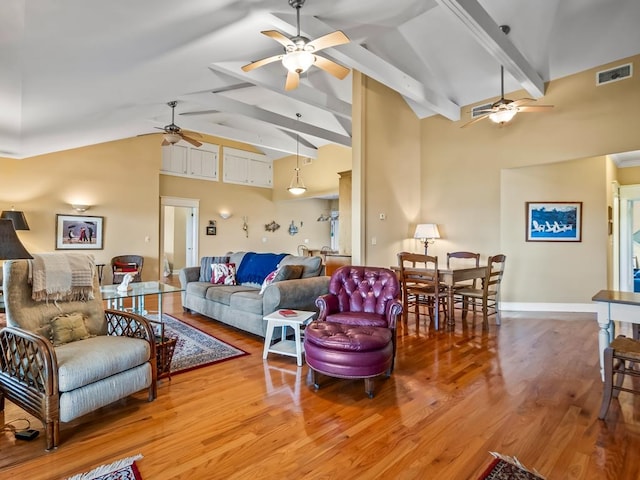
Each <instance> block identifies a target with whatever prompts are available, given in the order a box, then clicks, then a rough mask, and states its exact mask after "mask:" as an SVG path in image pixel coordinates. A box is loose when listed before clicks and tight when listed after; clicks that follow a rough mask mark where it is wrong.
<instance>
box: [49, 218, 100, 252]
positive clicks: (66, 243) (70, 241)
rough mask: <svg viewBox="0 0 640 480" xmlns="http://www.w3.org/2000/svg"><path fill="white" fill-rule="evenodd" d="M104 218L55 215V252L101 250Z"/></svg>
mask: <svg viewBox="0 0 640 480" xmlns="http://www.w3.org/2000/svg"><path fill="white" fill-rule="evenodd" d="M103 221H104V217H87V216H82V215H60V214H58V215H56V250H102V248H103V247H102V239H103V231H102V225H103Z"/></svg>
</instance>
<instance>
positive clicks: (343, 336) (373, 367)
mask: <svg viewBox="0 0 640 480" xmlns="http://www.w3.org/2000/svg"><path fill="white" fill-rule="evenodd" d="M392 340H393V334H392V331H391V330H390V329H388V328H384V327H365V326H356V325H346V324H342V323H334V322H322V321H315V322H311V323H310V324H309V326H308V327H307V328H306V329H305V332H304V351H305V358H306V361H307V364H308V365H309V367H310V368H311V371H312V378H313V384H314V386H315V388H316V389H318V388H320V387H319V385H318V381H317V373H322V374H324V375H328V376H330V377H338V378H364V381H365V391H366V392H367V395H369V398H372V397H373V380H372V378H373V377H376V376H378V375H381V374H383V373H386V374H387V376H389V375H391V368H392V364H393V341H392Z"/></svg>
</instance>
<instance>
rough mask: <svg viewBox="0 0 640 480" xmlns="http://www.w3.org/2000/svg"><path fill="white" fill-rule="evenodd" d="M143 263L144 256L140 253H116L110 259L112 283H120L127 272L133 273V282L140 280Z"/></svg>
mask: <svg viewBox="0 0 640 480" xmlns="http://www.w3.org/2000/svg"><path fill="white" fill-rule="evenodd" d="M143 264H144V257H142V256H141V255H118V256H117V257H113V258H112V259H111V272H112V273H113V283H114V284H116V283H122V279H123V278H124V276H125V275H126V274H127V273H130V274H131V275H133V281H134V282H141V281H142V266H143Z"/></svg>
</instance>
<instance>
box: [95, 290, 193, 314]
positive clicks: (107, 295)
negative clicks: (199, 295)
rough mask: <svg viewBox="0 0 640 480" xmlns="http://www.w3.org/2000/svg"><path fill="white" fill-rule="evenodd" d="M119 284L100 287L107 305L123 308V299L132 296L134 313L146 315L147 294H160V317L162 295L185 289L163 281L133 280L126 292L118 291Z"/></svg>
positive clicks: (117, 308)
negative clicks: (145, 299)
mask: <svg viewBox="0 0 640 480" xmlns="http://www.w3.org/2000/svg"><path fill="white" fill-rule="evenodd" d="M118 286H119V285H103V286H102V287H100V293H101V294H102V299H103V300H106V301H107V307H108V308H113V309H116V310H123V300H124V299H125V298H131V301H132V310H133V313H137V314H139V315H144V314H145V313H146V310H145V305H144V303H145V302H144V297H146V296H147V295H157V296H158V318H159V319H161V318H162V295H164V294H165V293H177V292H182V291H183V290H184V289H182V288H180V287H174V286H172V285H169V284H167V283H162V282H132V283H130V284H129V289H128V290H127V291H126V292H120V291H118Z"/></svg>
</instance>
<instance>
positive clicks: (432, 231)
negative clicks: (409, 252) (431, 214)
mask: <svg viewBox="0 0 640 480" xmlns="http://www.w3.org/2000/svg"><path fill="white" fill-rule="evenodd" d="M413 238H420V239H423V240H424V239H427V238H440V232H438V225H436V224H435V223H419V224H418V225H416V233H414V234H413Z"/></svg>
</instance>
